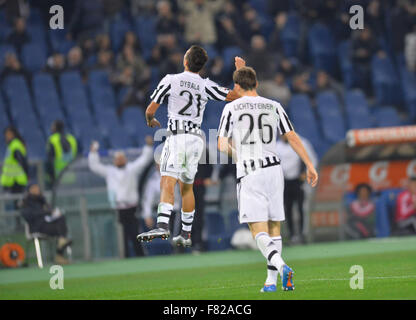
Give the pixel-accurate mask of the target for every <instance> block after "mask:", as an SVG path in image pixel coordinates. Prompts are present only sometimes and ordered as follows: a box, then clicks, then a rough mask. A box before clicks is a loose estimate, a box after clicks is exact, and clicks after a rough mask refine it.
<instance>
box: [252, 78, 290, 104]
mask: <svg viewBox="0 0 416 320" xmlns="http://www.w3.org/2000/svg"><path fill="white" fill-rule="evenodd" d="M258 92H259V95H261V96H263V97H267V98H270V99H273V100H277V101H279V102H280V103H282V104H283V105H287V103H288V102H289V100H290V89H289V87H288V85H287V84H286V81H285V76H284V75H283V73H280V72H278V73H276V75H275V76H274V78H273V80H265V81H261V82H259V86H258Z"/></svg>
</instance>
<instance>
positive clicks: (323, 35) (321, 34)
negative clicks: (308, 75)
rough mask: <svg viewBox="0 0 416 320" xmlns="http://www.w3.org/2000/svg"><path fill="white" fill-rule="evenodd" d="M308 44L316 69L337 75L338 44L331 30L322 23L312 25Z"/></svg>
mask: <svg viewBox="0 0 416 320" xmlns="http://www.w3.org/2000/svg"><path fill="white" fill-rule="evenodd" d="M308 44H309V49H310V55H311V60H312V63H313V65H314V66H315V68H317V69H322V70H325V71H327V72H328V73H330V74H332V75H335V73H336V52H335V48H336V43H335V40H334V37H333V35H332V32H331V30H330V28H329V27H327V26H325V25H324V24H321V23H315V24H314V25H312V27H311V28H310V29H309V32H308Z"/></svg>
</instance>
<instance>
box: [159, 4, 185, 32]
mask: <svg viewBox="0 0 416 320" xmlns="http://www.w3.org/2000/svg"><path fill="white" fill-rule="evenodd" d="M180 31H181V26H180V24H179V22H178V17H177V16H175V15H174V14H173V12H172V8H171V4H170V2H169V1H167V0H162V1H159V2H158V3H157V21H156V32H157V34H166V33H175V34H179V33H180Z"/></svg>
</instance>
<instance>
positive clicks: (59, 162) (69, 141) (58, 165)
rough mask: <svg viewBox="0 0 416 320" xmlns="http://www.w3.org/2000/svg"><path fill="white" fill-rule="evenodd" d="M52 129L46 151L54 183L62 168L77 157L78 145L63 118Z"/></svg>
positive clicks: (48, 169)
mask: <svg viewBox="0 0 416 320" xmlns="http://www.w3.org/2000/svg"><path fill="white" fill-rule="evenodd" d="M51 131H52V135H51V136H49V139H48V142H47V146H46V151H47V173H48V174H49V177H50V180H51V183H52V184H53V183H54V181H55V180H56V179H57V178H58V177H59V174H60V173H61V172H62V170H63V169H65V168H66V166H67V165H68V164H69V163H70V162H71V161H72V160H73V159H75V158H76V156H77V153H78V145H77V141H76V139H75V138H74V136H73V135H72V134H69V133H65V125H64V123H63V122H62V121H61V120H56V121H54V122H53V124H52V128H51Z"/></svg>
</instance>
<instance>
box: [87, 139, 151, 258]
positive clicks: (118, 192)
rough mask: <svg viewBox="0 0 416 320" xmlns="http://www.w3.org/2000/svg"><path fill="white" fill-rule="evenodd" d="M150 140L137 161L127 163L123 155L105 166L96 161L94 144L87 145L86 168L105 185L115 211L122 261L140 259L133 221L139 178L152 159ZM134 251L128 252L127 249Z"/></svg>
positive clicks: (140, 251) (96, 154)
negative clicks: (120, 232) (122, 239)
mask: <svg viewBox="0 0 416 320" xmlns="http://www.w3.org/2000/svg"><path fill="white" fill-rule="evenodd" d="M152 146H153V139H152V138H151V137H150V136H147V137H146V146H145V147H144V148H143V152H142V154H141V156H140V157H138V158H137V159H136V160H135V161H132V162H128V161H127V158H126V155H125V154H124V153H123V152H117V153H116V154H115V155H114V160H113V162H114V164H113V165H105V164H102V163H101V161H100V156H99V154H98V148H99V145H98V143H96V142H94V143H92V144H91V148H90V153H89V155H88V165H89V168H90V170H91V171H93V172H94V173H96V174H97V175H99V176H101V177H103V178H104V179H105V180H106V183H107V189H108V197H109V199H108V200H109V202H110V204H111V206H112V207H113V208H114V209H116V211H117V215H118V221H119V222H120V224H121V225H122V227H123V236H124V255H125V257H134V256H143V255H144V252H143V248H142V246H141V244H140V243H139V242H138V241H137V239H136V236H137V233H138V232H139V220H138V219H137V217H136V211H137V206H138V204H139V191H138V190H139V189H138V182H139V176H141V174H142V173H143V170H144V169H145V168H146V167H147V166H148V165H149V164H150V163H151V161H152V159H153V147H152ZM130 244H131V246H132V247H133V249H134V253H133V252H130V250H129V245H130Z"/></svg>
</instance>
